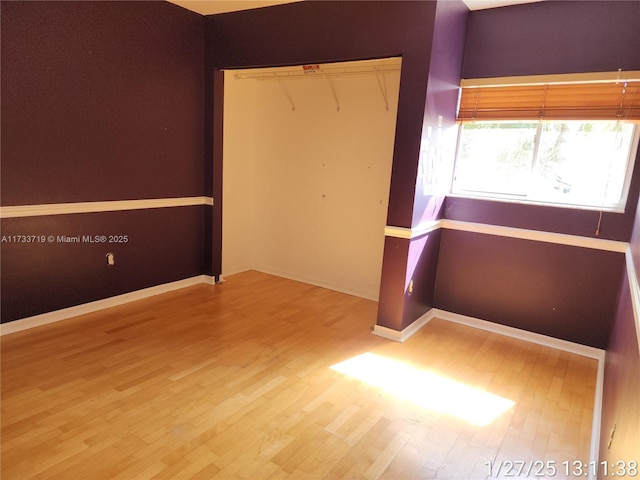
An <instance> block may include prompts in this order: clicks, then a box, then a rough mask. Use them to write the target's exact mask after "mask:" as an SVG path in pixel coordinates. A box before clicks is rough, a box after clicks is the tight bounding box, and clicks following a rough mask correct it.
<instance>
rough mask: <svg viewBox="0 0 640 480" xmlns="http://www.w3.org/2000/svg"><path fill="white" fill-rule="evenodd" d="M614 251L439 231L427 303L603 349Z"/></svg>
mask: <svg viewBox="0 0 640 480" xmlns="http://www.w3.org/2000/svg"><path fill="white" fill-rule="evenodd" d="M623 271H624V255H623V254H621V253H615V252H607V251H602V250H594V249H589V248H580V247H572V246H566V245H557V244H553V243H546V242H537V241H531V240H521V239H516V238H507V237H500V236H494V235H485V234H479V233H469V232H462V231H457V230H444V231H443V233H442V242H441V246H440V257H439V259H438V275H437V280H436V292H435V299H434V302H435V306H436V307H437V308H440V309H443V310H447V311H450V312H455V313H460V314H463V315H468V316H472V317H476V318H481V319H484V320H489V321H492V322H496V323H500V324H503V325H508V326H512V327H516V328H520V329H524V330H528V331H531V332H536V333H541V334H543V335H549V336H551V337H555V338H560V339H563V340H568V341H571V342H576V343H580V344H583V345H590V346H592V347H596V348H605V347H606V345H607V342H608V339H609V333H610V328H611V324H612V321H613V312H615V308H616V299H617V295H618V291H619V288H620V278H621V275H622V272H623Z"/></svg>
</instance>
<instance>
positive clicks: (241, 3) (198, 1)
mask: <svg viewBox="0 0 640 480" xmlns="http://www.w3.org/2000/svg"><path fill="white" fill-rule="evenodd" d="M167 1H168V2H170V3H174V4H176V5H179V6H181V7H183V8H186V9H187V10H191V11H192V12H196V13H199V14H201V15H215V14H218V13H227V12H236V11H239V10H250V9H252V8H261V7H270V6H273V5H281V4H284V3H294V2H300V1H302V0H167ZM445 1H446V0H445ZM541 1H544V0H463V2H464V3H465V5H467V8H469V10H484V9H487V8H497V7H504V6H507V5H519V4H521V3H533V2H541Z"/></svg>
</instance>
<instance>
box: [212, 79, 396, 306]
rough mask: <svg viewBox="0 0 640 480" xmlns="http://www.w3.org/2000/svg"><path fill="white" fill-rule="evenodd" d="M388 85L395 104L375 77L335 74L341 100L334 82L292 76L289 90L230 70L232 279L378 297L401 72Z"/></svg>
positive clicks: (226, 231)
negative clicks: (261, 277) (252, 275)
mask: <svg viewBox="0 0 640 480" xmlns="http://www.w3.org/2000/svg"><path fill="white" fill-rule="evenodd" d="M385 81H386V87H387V88H386V91H387V93H388V102H389V109H388V110H387V109H386V108H385V102H384V97H383V95H382V93H381V89H380V87H379V85H378V81H377V79H376V76H375V75H374V74H372V75H367V76H358V77H345V78H338V79H333V80H332V82H333V85H334V88H335V93H336V96H337V101H336V99H335V98H334V95H333V92H332V89H331V85H330V83H329V82H328V81H326V80H322V79H316V78H313V79H306V78H305V79H301V80H285V81H284V85H285V88H286V91H287V93H285V91H284V90H283V89H282V86H281V85H280V84H279V81H257V80H236V79H235V78H234V75H233V73H232V72H226V75H225V108H224V110H225V120H224V121H225V133H224V168H223V172H224V173H223V175H224V179H223V229H222V231H223V248H222V255H223V257H222V267H223V274H224V275H229V274H232V273H235V272H238V271H242V270H247V269H254V270H259V271H264V272H268V273H271V274H275V275H280V276H284V277H288V278H293V279H296V280H301V281H304V282H307V283H311V284H314V285H319V286H323V287H327V288H331V289H334V290H338V291H343V292H346V293H351V294H354V295H358V296H361V297H365V298H370V299H377V297H378V291H379V286H380V272H381V265H382V250H383V245H384V226H385V223H386V215H387V207H388V198H389V183H390V177H391V164H392V157H393V142H394V132H395V121H396V113H397V102H398V89H399V82H400V72H399V71H398V72H391V73H385ZM287 94H288V95H289V97H290V99H291V101H290V100H289V98H288V97H287ZM291 102H293V105H294V106H295V110H293V109H292V103H291ZM252 103H253V105H251V104H252ZM338 105H339V111H338Z"/></svg>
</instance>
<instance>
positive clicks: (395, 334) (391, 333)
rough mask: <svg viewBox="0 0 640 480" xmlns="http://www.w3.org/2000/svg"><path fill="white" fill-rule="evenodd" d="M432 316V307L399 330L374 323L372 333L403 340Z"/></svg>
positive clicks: (433, 316) (390, 338) (397, 340)
mask: <svg viewBox="0 0 640 480" xmlns="http://www.w3.org/2000/svg"><path fill="white" fill-rule="evenodd" d="M433 318H435V315H433V308H432V309H431V310H429V311H428V312H427V313H425V314H424V315H422V316H421V317H420V318H418V319H417V320H416V321H415V322H413V323H412V324H411V325H409V326H408V327H407V328H405V329H404V330H402V331H400V332H399V331H398V330H393V329H392V328H388V327H383V326H382V325H376V326H375V327H373V334H374V335H378V336H379V337H383V338H388V339H389V340H395V341H396V342H404V341H405V340H407V339H408V338H409V337H411V336H412V335H413V334H414V333H416V332H417V331H418V330H420V329H421V328H422V327H424V326H425V325H426V324H427V323H428V322H429V321H430V320H432V319H433Z"/></svg>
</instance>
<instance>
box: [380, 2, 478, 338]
mask: <svg viewBox="0 0 640 480" xmlns="http://www.w3.org/2000/svg"><path fill="white" fill-rule="evenodd" d="M468 15H469V12H468V9H467V7H466V6H465V5H464V4H463V3H462V2H453V1H446V2H438V3H437V6H436V18H435V23H434V30H433V42H432V46H431V58H430V64H429V76H428V81H427V95H426V103H425V112H424V117H423V125H422V135H421V140H420V141H421V145H420V159H419V163H420V170H421V171H426V172H427V176H428V177H429V178H428V182H429V183H433V184H434V185H435V186H434V187H432V190H427V191H425V184H424V182H423V181H421V179H418V181H417V182H416V188H415V193H414V201H413V213H412V222H411V224H412V226H413V227H418V226H420V225H422V224H424V223H425V222H426V223H428V222H431V221H433V220H437V219H439V218H441V215H442V206H443V202H444V200H445V197H444V194H443V193H441V192H438V193H436V191H437V190H439V189H441V188H442V186H441V185H438V181H437V180H438V179H440V181H441V179H442V178H443V177H444V175H443V174H442V172H439V171H438V170H439V169H441V168H442V167H443V165H448V164H452V163H453V155H454V153H455V149H454V146H455V141H456V133H457V126H456V121H455V120H456V107H457V103H458V85H459V83H460V71H461V69H462V56H463V53H464V40H465V32H466V28H467V19H468ZM427 188H429V187H427ZM440 240H441V232H440V231H436V232H431V233H429V234H427V235H424V236H421V237H419V238H414V239H411V240H410V241H409V248H408V256H407V259H406V275H405V281H404V286H405V288H404V290H403V297H402V298H403V304H404V309H403V312H402V316H401V317H399V318H401V319H402V322H401V323H400V325H399V326H400V327H401V328H400V329H404V328H406V327H408V326H409V325H411V323H413V322H414V321H416V320H417V319H418V318H420V317H421V316H422V315H423V314H425V313H426V312H427V311H429V310H430V309H431V308H432V307H433V306H434V291H435V285H436V273H437V268H438V256H439V253H440ZM387 261H388V260H387V259H386V258H385V262H387ZM409 282H411V283H412V291H410V290H409V288H408V285H409ZM381 291H382V290H381ZM380 303H382V302H380ZM378 321H379V322H381V321H386V322H388V323H389V322H390V321H391V319H389V318H387V317H384V316H383V315H382V312H380V314H379V320H378ZM394 322H395V323H397V320H395V321H394Z"/></svg>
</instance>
